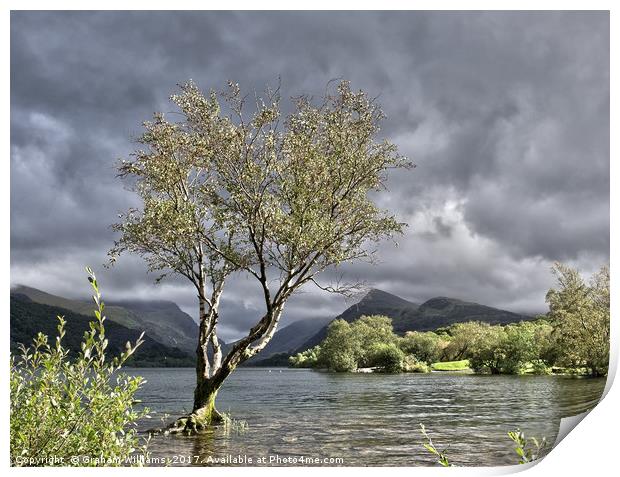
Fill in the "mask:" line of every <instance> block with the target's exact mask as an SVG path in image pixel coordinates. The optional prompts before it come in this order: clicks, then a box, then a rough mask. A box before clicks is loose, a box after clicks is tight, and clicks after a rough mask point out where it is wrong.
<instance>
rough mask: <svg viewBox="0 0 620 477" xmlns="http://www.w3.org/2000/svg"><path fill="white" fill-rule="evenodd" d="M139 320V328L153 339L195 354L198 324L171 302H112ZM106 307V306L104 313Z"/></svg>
mask: <svg viewBox="0 0 620 477" xmlns="http://www.w3.org/2000/svg"><path fill="white" fill-rule="evenodd" d="M112 305H117V306H119V307H122V308H124V309H126V310H129V311H131V312H133V313H135V314H136V315H137V316H138V317H139V318H140V326H142V327H143V328H144V329H145V330H148V331H149V334H150V335H151V336H152V337H153V339H155V340H157V341H159V342H160V343H163V344H165V345H167V346H173V347H177V348H179V349H182V350H184V351H187V352H188V353H192V354H194V353H195V352H196V343H197V341H198V324H197V323H196V322H195V321H194V320H193V319H192V317H191V316H189V315H188V314H187V313H185V312H184V311H183V310H181V308H179V306H178V305H177V304H176V303H174V302H172V301H164V300H155V301H137V300H133V301H119V302H113V303H112ZM107 308H108V306H107V305H106V311H107Z"/></svg>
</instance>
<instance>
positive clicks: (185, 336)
mask: <svg viewBox="0 0 620 477" xmlns="http://www.w3.org/2000/svg"><path fill="white" fill-rule="evenodd" d="M11 294H16V295H22V296H26V297H28V298H29V299H30V300H32V301H33V302H35V303H40V304H43V305H49V306H55V307H60V308H64V309H66V310H70V311H72V312H74V313H77V314H79V315H85V316H92V313H93V307H94V304H93V302H92V300H88V301H82V300H70V299H68V298H63V297H60V296H56V295H52V294H50V293H46V292H44V291H41V290H37V289H36V288H31V287H26V286H22V285H20V286H17V287H15V288H13V289H11ZM105 311H106V316H107V318H108V319H109V320H110V321H113V322H115V323H118V324H120V325H123V326H125V327H127V328H130V329H134V330H140V332H142V331H145V332H146V333H147V334H148V335H149V336H150V337H151V338H153V339H154V340H155V341H158V342H160V343H161V344H163V345H165V346H168V347H172V348H179V349H180V350H182V351H184V352H186V353H190V354H191V355H193V354H194V353H195V350H196V340H197V337H198V325H197V324H196V322H195V321H194V320H193V319H192V317H191V316H189V315H188V314H187V313H185V312H183V311H182V310H181V309H180V308H179V307H178V306H177V305H176V304H175V303H173V302H171V301H148V302H147V301H137V300H132V301H123V302H116V303H113V302H106V307H105Z"/></svg>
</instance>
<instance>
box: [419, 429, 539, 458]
mask: <svg viewBox="0 0 620 477" xmlns="http://www.w3.org/2000/svg"><path fill="white" fill-rule="evenodd" d="M420 432H421V433H422V436H423V437H424V440H425V442H423V443H422V446H423V447H424V448H425V449H426V450H427V451H428V452H430V453H431V454H433V455H434V456H436V457H437V463H438V464H440V465H441V466H443V467H455V465H454V464H452V463H451V462H450V460H449V459H448V456H447V454H446V450H445V449H444V450H442V451H440V450H438V449H437V447H436V446H435V444H434V443H433V440H432V439H431V437H430V436H429V434H428V432H427V431H426V427H424V424H420ZM508 437H510V440H512V441H513V442H514V443H515V444H516V446H515V452H516V453H517V455H518V456H519V464H526V463H528V462H532V461H534V460H537V459H540V458H542V457H544V455H545V454H546V453H547V452H548V451H549V446H548V444H547V439H546V438H544V437H543V438H542V439H541V440H538V439H536V438H535V437H530V438H529V439H528V438H526V437H525V434H524V433H523V432H521V431H520V430H519V429H517V430H516V431H511V432H509V433H508Z"/></svg>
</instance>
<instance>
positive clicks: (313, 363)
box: [288, 345, 321, 368]
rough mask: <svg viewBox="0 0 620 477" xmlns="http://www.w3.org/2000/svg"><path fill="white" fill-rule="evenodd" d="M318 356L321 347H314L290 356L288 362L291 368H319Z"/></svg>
mask: <svg viewBox="0 0 620 477" xmlns="http://www.w3.org/2000/svg"><path fill="white" fill-rule="evenodd" d="M320 354H321V346H319V345H316V346H315V347H314V348H310V349H307V350H306V351H303V352H301V353H297V354H296V355H294V356H291V357H290V358H289V359H288V361H289V364H290V365H291V366H292V367H293V368H316V367H318V366H319V356H320Z"/></svg>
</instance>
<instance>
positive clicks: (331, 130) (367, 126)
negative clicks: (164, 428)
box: [110, 81, 412, 432]
mask: <svg viewBox="0 0 620 477" xmlns="http://www.w3.org/2000/svg"><path fill="white" fill-rule="evenodd" d="M247 98H248V97H247V96H243V95H242V94H241V92H240V89H239V87H238V85H236V84H233V83H230V82H229V84H228V89H227V90H226V91H225V92H224V93H220V94H217V93H215V92H214V91H211V92H210V94H209V95H204V94H203V93H202V92H201V91H200V90H199V89H198V88H197V86H196V85H195V84H194V83H193V82H191V81H190V82H189V83H187V84H184V85H182V86H181V87H180V92H179V94H176V95H173V96H171V98H170V99H171V100H172V101H173V102H174V103H175V104H176V106H177V107H178V108H179V110H180V113H181V114H180V118H181V120H180V121H175V122H171V121H169V120H168V119H167V118H165V117H164V115H163V114H161V113H160V114H155V115H154V119H153V120H152V121H150V122H145V123H144V129H145V131H144V133H143V134H142V136H141V137H140V139H139V143H140V144H141V146H140V149H139V150H137V151H136V152H135V153H134V154H133V155H132V156H131V157H130V158H129V159H127V160H123V161H121V163H120V165H119V176H120V177H122V178H128V179H129V183H130V184H131V185H132V187H133V188H134V190H135V192H137V193H138V194H139V196H140V198H141V199H142V207H141V208H140V209H131V210H129V211H128V212H127V213H126V214H123V215H121V219H122V220H121V222H120V223H117V224H115V225H114V226H113V227H114V229H115V230H117V231H118V232H120V235H121V236H120V239H119V240H118V241H117V242H115V246H114V247H113V249H112V250H111V251H110V254H111V260H112V261H114V260H115V259H116V257H117V255H118V254H119V253H122V252H125V251H128V252H132V253H137V254H139V255H141V256H142V257H143V258H144V259H145V260H146V262H147V263H148V266H149V270H150V271H158V272H160V273H161V275H160V276H159V277H158V279H157V280H160V279H161V278H163V277H164V276H166V275H167V274H169V273H174V274H178V275H182V276H184V277H186V278H187V279H188V280H190V281H191V283H193V285H194V286H195V287H196V291H197V295H198V306H199V321H200V323H199V329H200V331H199V337H198V347H197V349H196V354H197V363H196V388H195V392H194V407H193V411H192V413H191V414H190V415H189V416H187V417H185V418H182V419H179V420H178V421H177V423H176V428H175V429H176V430H184V431H190V432H191V431H196V430H199V429H202V428H204V427H206V426H208V425H210V424H211V423H213V422H216V421H218V420H221V419H222V416H221V415H220V414H219V413H218V412H217V410H216V409H215V398H216V395H217V392H218V389H219V388H220V387H221V385H222V383H223V382H224V380H225V379H226V378H227V377H228V376H229V375H230V374H231V373H232V372H233V370H234V369H235V368H236V367H237V366H238V365H239V364H240V363H243V362H244V361H246V360H247V359H249V358H251V357H252V356H254V355H256V354H257V353H259V352H260V351H261V350H262V349H263V348H264V347H265V346H266V345H267V343H269V341H270V340H271V338H272V336H273V335H274V333H275V331H276V328H277V326H278V322H279V321H280V318H281V316H282V311H283V309H284V306H285V303H286V301H287V300H288V299H289V298H290V297H291V295H292V294H293V293H294V292H296V291H297V290H299V289H300V287H302V286H304V285H305V284H308V283H310V282H312V283H314V284H316V285H317V286H321V285H319V284H318V283H317V281H316V278H317V275H318V274H319V273H320V272H322V271H323V270H325V269H327V268H328V267H333V266H338V265H340V264H342V263H345V262H351V261H356V260H369V261H372V257H373V254H374V250H373V246H374V244H376V243H377V242H378V241H380V240H381V239H384V238H389V237H391V236H393V235H394V234H395V233H400V232H401V231H402V228H403V227H404V225H405V224H402V223H399V222H398V221H397V220H396V219H395V218H394V217H393V216H392V215H391V214H389V213H388V212H386V211H383V210H381V209H380V208H378V207H377V206H376V205H375V204H374V203H373V201H372V199H371V197H370V194H371V193H372V192H375V191H381V190H384V189H385V187H384V183H385V180H386V178H387V172H388V170H390V169H394V168H409V167H412V164H411V163H410V162H409V161H408V160H407V159H406V158H404V157H402V156H401V155H399V154H398V152H397V148H396V146H395V145H393V144H392V143H390V142H389V141H387V140H378V139H377V135H378V132H379V123H380V122H381V120H382V119H383V118H384V115H383V113H382V111H381V109H380V107H379V106H378V105H377V104H376V102H375V101H374V100H373V99H370V98H369V97H368V96H367V95H366V94H365V93H364V92H361V91H360V92H354V91H352V90H351V88H350V86H349V83H348V82H346V81H342V82H340V83H339V84H338V85H337V87H336V88H335V90H328V92H326V94H325V96H324V98H323V99H322V101H321V102H320V104H318V105H315V104H313V101H312V99H311V98H309V97H306V96H302V97H299V98H295V99H294V101H293V107H292V112H291V113H290V114H289V115H288V116H287V117H286V118H285V119H283V120H282V118H281V111H280V95H279V90H275V91H272V90H267V91H266V93H265V94H264V95H262V96H261V97H258V96H254V98H253V101H252V106H251V111H250V114H249V115H248V114H247V113H246V110H247V109H248V105H247ZM175 117H176V116H175ZM236 273H243V274H248V275H249V276H251V277H253V278H254V279H256V283H257V286H258V287H259V288H260V290H261V295H262V297H263V298H264V307H265V308H264V313H263V314H262V316H258V317H257V319H256V323H255V324H254V326H252V328H251V329H250V330H249V332H248V334H247V336H245V337H244V338H242V339H240V340H239V341H237V342H235V343H234V344H233V346H232V347H231V349H230V350H229V351H228V353H227V354H226V355H225V356H223V353H222V348H221V345H220V343H219V340H218V335H217V326H218V322H219V320H220V319H221V318H224V317H220V315H219V313H218V305H219V303H220V298H221V296H222V293H223V290H224V284H225V282H226V280H227V279H228V278H229V277H230V276H231V275H233V274H236ZM321 288H323V289H326V290H328V291H332V292H342V291H343V289H342V288H338V287H331V286H321Z"/></svg>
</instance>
